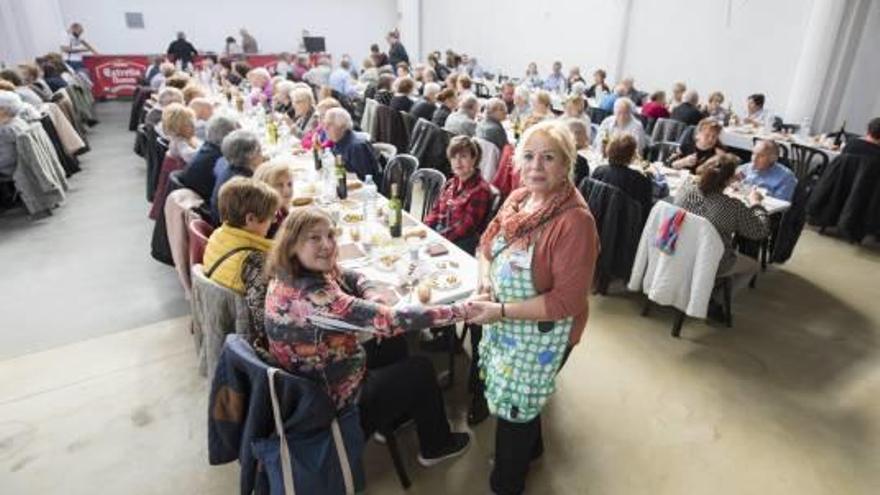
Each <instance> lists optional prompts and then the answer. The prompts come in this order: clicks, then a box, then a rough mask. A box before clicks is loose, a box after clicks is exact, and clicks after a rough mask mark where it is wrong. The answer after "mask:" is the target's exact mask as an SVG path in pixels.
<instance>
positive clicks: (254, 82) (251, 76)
mask: <svg viewBox="0 0 880 495" xmlns="http://www.w3.org/2000/svg"><path fill="white" fill-rule="evenodd" d="M247 80H248V83H250V85H251V92H250V94H249V95H248V97H249V98H250V99H251V105H268V106H269V108H272V75H271V74H269V71H268V70H266V69H265V68H263V67H257V68H256V69H251V70H250V71H249V72H248V73H247Z"/></svg>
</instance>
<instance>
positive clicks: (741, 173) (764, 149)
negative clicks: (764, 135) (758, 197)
mask: <svg viewBox="0 0 880 495" xmlns="http://www.w3.org/2000/svg"><path fill="white" fill-rule="evenodd" d="M778 159H779V148H778V147H777V145H776V143H775V142H774V141H769V140H761V141H758V142H757V144H755V147H754V148H753V149H752V161H751V162H749V163H746V164H744V165H740V166H739V168H737V169H736V175H737V177H739V178H740V180H742V181H743V182H744V183H746V184H749V185H753V186H757V187H761V188H764V189H766V190H767V195H769V196H772V197H774V198H777V199H782V200H785V201H791V198H792V196H794V190H795V187H797V178H796V177H795V176H794V173H792V171H791V170H789V169H788V167H786V166H784V165H782V164H780V163H779V162H777V161H776V160H778Z"/></svg>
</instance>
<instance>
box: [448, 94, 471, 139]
mask: <svg viewBox="0 0 880 495" xmlns="http://www.w3.org/2000/svg"><path fill="white" fill-rule="evenodd" d="M479 111H480V101H479V100H477V97H476V96H474V95H470V96H467V97H465V98H464V99H462V100H461V104H460V105H459V106H458V110H457V111H456V112H453V113H452V114H451V115H450V116H449V118H448V119H446V124H444V125H443V128H444V129H446V130H447V131H449V132H451V133H453V134H461V135H465V136H471V137H473V135H474V133H476V131H477V121H476V118H477V113H478V112H479Z"/></svg>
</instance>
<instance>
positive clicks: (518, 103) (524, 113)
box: [508, 86, 532, 121]
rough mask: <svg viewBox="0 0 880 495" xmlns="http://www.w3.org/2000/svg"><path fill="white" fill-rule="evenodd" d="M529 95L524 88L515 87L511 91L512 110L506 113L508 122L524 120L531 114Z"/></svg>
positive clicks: (527, 90)
mask: <svg viewBox="0 0 880 495" xmlns="http://www.w3.org/2000/svg"><path fill="white" fill-rule="evenodd" d="M530 99H531V93H529V88H527V87H526V86H517V87H516V89H514V90H513V110H510V111H508V113H509V114H510V120H513V121H520V120H525V119H526V118H527V117H528V116H529V114H531V113H532V105H531V103H529V100H530Z"/></svg>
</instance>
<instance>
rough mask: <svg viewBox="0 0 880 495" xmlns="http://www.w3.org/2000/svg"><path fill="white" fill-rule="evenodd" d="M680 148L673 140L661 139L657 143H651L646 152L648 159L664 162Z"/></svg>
mask: <svg viewBox="0 0 880 495" xmlns="http://www.w3.org/2000/svg"><path fill="white" fill-rule="evenodd" d="M680 148H681V145H680V144H678V143H675V142H670V141H662V142H659V143H655V144H652V145H651V146H649V147H648V152H647V153H646V155H647V157H646V158H648V160H650V161H652V162H658V161H659V162H664V163H665V162H666V160H668V159H669V158H670V157H672V156H673V155H675V154H676V153H678V150H679V149H680Z"/></svg>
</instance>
